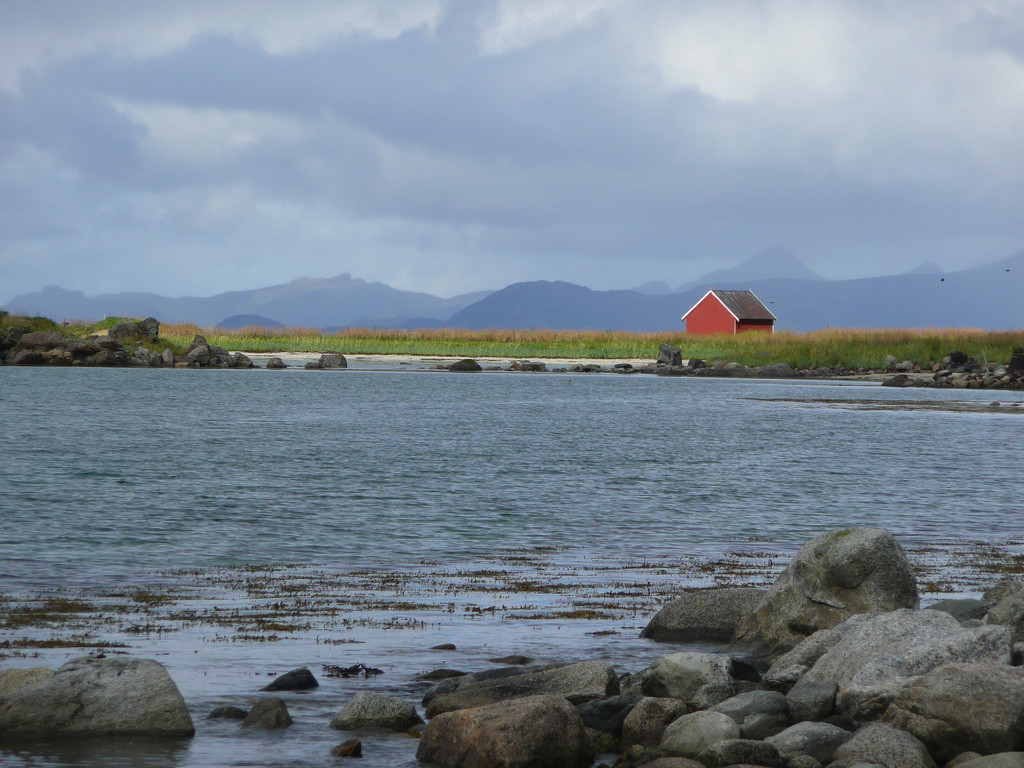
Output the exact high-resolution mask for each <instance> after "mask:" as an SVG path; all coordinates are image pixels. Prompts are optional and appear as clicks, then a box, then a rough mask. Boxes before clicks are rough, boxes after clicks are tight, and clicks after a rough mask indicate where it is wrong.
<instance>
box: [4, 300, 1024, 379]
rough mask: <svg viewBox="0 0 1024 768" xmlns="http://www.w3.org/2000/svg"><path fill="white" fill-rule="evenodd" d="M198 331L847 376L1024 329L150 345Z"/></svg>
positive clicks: (184, 330) (404, 336)
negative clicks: (663, 352)
mask: <svg viewBox="0 0 1024 768" xmlns="http://www.w3.org/2000/svg"><path fill="white" fill-rule="evenodd" d="M119 319H120V318H107V319H105V320H102V321H100V322H99V323H93V324H90V325H85V324H81V325H70V326H60V325H58V324H57V323H54V322H53V321H52V320H50V319H48V318H42V317H34V318H23V317H13V316H8V315H6V314H4V313H2V312H0V330H2V329H3V328H4V327H9V326H15V325H17V326H21V327H24V328H29V329H30V330H54V331H60V332H62V333H66V334H68V335H72V336H86V335H89V334H91V333H96V332H101V331H103V330H105V329H108V328H110V326H112V325H113V324H114V323H115V322H117V321H118V320H119ZM197 333H200V334H203V335H204V336H205V337H206V339H207V341H209V342H210V343H211V344H215V345H217V346H221V347H225V348H227V349H230V350H233V351H234V350H238V351H242V352H341V353H343V354H348V355H354V354H371V355H380V354H390V355H422V356H435V355H437V356H440V355H450V356H455V357H509V358H535V359H543V358H596V359H611V358H629V359H640V360H654V359H655V358H656V357H657V355H658V346H659V345H660V344H662V343H669V344H675V345H676V346H678V347H679V348H680V349H682V351H683V357H684V358H701V359H702V360H706V361H709V362H711V361H714V360H732V361H735V362H737V363H742V364H743V365H765V364H768V363H779V362H784V363H789V364H790V365H791V366H793V367H794V368H819V367H827V368H834V367H835V366H837V365H841V366H843V367H844V368H847V369H850V370H857V369H859V368H864V369H879V368H883V367H884V363H885V358H886V356H887V355H892V356H894V357H895V358H896V359H897V360H900V361H902V360H912V361H914V362H915V363H918V364H919V365H921V366H922V367H924V366H930V365H931V364H933V363H936V362H940V361H941V360H942V358H944V357H945V356H946V355H948V354H949V353H950V351H951V350H954V349H956V350H960V351H962V352H966V353H967V354H968V355H971V356H976V357H977V358H978V359H979V360H987V361H988V362H990V363H1005V362H1008V361H1009V359H1010V354H1011V352H1012V351H1013V349H1014V348H1018V347H1024V330H1019V331H981V330H976V329H961V328H927V329H920V330H915V329H867V330H857V329H828V330H821V331H813V332H811V333H793V332H779V333H775V334H770V335H769V334H761V333H744V334H739V335H735V336H734V335H720V336H687V335H686V334H685V333H620V332H610V331H549V330H537V331H518V330H486V331H468V330H461V329H452V328H446V329H438V330H432V329H428V330H418V331H402V330H378V329H367V328H351V329H348V330H345V331H339V332H337V333H331V334H325V333H322V332H320V331H319V330H317V329H315V328H283V329H274V330H267V329H265V328H242V329H239V330H232V331H229V330H224V329H219V328H212V329H203V328H200V327H199V326H195V325H162V326H161V328H160V340H159V341H158V342H157V343H156V344H154V345H152V346H153V347H154V348H156V349H162V348H163V347H165V346H169V347H171V348H172V349H173V350H174V351H175V352H177V353H179V354H180V353H181V352H183V351H184V350H185V349H186V348H187V347H188V345H189V343H190V342H191V341H192V337H193V336H194V335H195V334H197Z"/></svg>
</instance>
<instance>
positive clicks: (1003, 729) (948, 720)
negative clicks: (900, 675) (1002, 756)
mask: <svg viewBox="0 0 1024 768" xmlns="http://www.w3.org/2000/svg"><path fill="white" fill-rule="evenodd" d="M882 719H883V721H884V722H886V723H888V724H890V725H892V726H894V727H896V728H900V729H901V730H904V731H906V732H907V733H910V734H912V735H914V736H916V737H917V738H918V739H920V740H921V741H922V742H924V744H925V746H927V747H928V749H929V751H930V752H931V753H932V754H933V755H934V756H935V757H936V759H938V760H942V761H945V760H950V759H952V758H953V757H956V756H957V755H958V754H960V753H961V752H965V751H968V750H971V751H974V752H978V753H979V754H987V753H991V752H1009V751H1012V750H1019V749H1022V748H1024V670H1022V669H1020V668H1019V667H1006V666H996V665H989V664H949V665H946V666H942V667H938V668H937V669H933V670H932V671H931V672H928V673H927V674H925V675H922V676H921V677H919V678H917V679H916V680H914V681H913V682H912V683H911V684H910V685H908V686H907V687H906V688H904V689H903V690H902V691H900V693H899V694H898V695H897V696H896V697H895V699H893V702H892V703H891V704H890V705H889V708H888V710H886V712H885V714H884V716H883V718H882Z"/></svg>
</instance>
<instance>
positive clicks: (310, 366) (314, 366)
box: [302, 360, 324, 371]
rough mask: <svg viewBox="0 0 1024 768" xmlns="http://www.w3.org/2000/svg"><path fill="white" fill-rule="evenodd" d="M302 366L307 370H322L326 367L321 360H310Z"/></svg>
mask: <svg viewBox="0 0 1024 768" xmlns="http://www.w3.org/2000/svg"><path fill="white" fill-rule="evenodd" d="M302 367H303V368H305V369H306V370H307V371H322V370H323V368H324V364H323V363H321V362H320V361H319V360H310V361H309V362H308V363H306V364H305V365H304V366H302Z"/></svg>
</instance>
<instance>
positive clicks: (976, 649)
mask: <svg viewBox="0 0 1024 768" xmlns="http://www.w3.org/2000/svg"><path fill="white" fill-rule="evenodd" d="M846 624H847V626H845V627H844V628H843V630H842V637H841V638H840V640H839V642H838V643H836V644H835V645H834V646H833V647H832V648H830V649H829V650H828V651H826V652H825V653H824V654H823V655H822V656H821V658H819V659H818V661H817V662H815V664H814V666H813V667H811V669H810V670H808V671H807V673H806V674H805V675H804V677H803V679H804V680H807V681H809V682H828V681H833V682H835V683H837V684H838V685H839V692H838V695H837V700H836V703H837V709H838V710H839V711H840V712H841V713H842V714H844V715H846V716H847V717H851V718H853V719H855V720H870V719H874V718H876V717H878V716H879V715H881V713H882V712H884V711H885V709H886V707H888V706H889V702H890V701H892V698H893V697H894V696H895V695H896V694H897V693H898V692H899V691H900V689H901V688H902V687H904V686H905V685H907V684H908V683H909V682H911V680H912V679H913V678H914V677H916V676H918V675H923V674H925V673H926V672H929V671H931V670H932V669H935V668H936V667H938V666H941V665H943V664H949V663H954V662H980V663H986V664H1004V665H1007V664H1009V663H1010V654H1011V644H1010V631H1009V629H1007V628H1006V627H987V626H981V627H964V626H962V625H961V624H960V622H958V621H957V620H956V619H954V618H953V617H952V616H950V615H949V614H947V613H943V612H942V611H912V610H900V611H891V612H889V613H879V614H871V615H866V616H855V617H854V618H852V619H850V620H849V621H848V622H846Z"/></svg>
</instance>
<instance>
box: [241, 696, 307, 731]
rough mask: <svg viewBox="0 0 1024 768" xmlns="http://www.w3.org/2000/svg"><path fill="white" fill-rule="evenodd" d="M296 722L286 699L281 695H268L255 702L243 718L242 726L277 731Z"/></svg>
mask: <svg viewBox="0 0 1024 768" xmlns="http://www.w3.org/2000/svg"><path fill="white" fill-rule="evenodd" d="M294 722H295V721H294V720H292V716H291V714H290V713H289V712H288V705H287V704H285V703H284V699H282V698H281V697H279V696H268V697H266V698H264V699H260V700H259V701H257V702H256V703H255V704H253V706H252V709H250V710H249V714H247V715H246V716H245V719H243V720H242V726H243V727H245V728H259V729H261V730H264V731H277V730H280V729H282V728H288V727H290V726H291V725H292V724H293V723H294Z"/></svg>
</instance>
